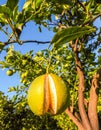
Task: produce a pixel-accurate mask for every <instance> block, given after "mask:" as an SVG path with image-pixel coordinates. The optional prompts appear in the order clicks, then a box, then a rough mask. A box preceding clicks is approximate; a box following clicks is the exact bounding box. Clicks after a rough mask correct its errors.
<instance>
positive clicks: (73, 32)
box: [51, 26, 95, 46]
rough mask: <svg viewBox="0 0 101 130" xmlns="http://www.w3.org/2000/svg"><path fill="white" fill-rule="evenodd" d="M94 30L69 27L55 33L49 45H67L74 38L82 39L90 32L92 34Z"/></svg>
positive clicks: (87, 27)
mask: <svg viewBox="0 0 101 130" xmlns="http://www.w3.org/2000/svg"><path fill="white" fill-rule="evenodd" d="M94 31H95V28H92V27H89V26H86V27H78V26H75V27H69V28H67V29H63V30H61V31H60V32H58V33H56V34H55V36H54V37H53V39H52V41H51V43H54V44H55V45H57V46H58V45H62V44H64V43H67V42H69V41H71V40H75V39H76V38H79V37H82V36H83V35H85V34H89V33H91V32H94Z"/></svg>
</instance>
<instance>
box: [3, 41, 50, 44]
mask: <svg viewBox="0 0 101 130" xmlns="http://www.w3.org/2000/svg"><path fill="white" fill-rule="evenodd" d="M29 42H30V43H37V44H48V43H50V41H37V40H25V41H23V40H19V44H21V45H22V44H24V43H29ZM12 43H18V41H16V40H13V41H9V42H8V41H7V42H4V44H5V45H9V44H12Z"/></svg>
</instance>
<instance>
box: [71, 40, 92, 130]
mask: <svg viewBox="0 0 101 130" xmlns="http://www.w3.org/2000/svg"><path fill="white" fill-rule="evenodd" d="M77 44H78V39H77V40H76V42H75V46H74V47H73V51H74V55H75V63H76V68H77V73H78V77H79V88H78V107H79V112H80V116H81V119H82V123H83V126H84V127H85V129H86V130H91V127H90V123H89V120H88V116H87V113H86V110H85V106H84V90H85V81H84V74H83V71H82V65H81V62H80V59H79V56H78V53H79V52H78V49H79V48H78V46H77Z"/></svg>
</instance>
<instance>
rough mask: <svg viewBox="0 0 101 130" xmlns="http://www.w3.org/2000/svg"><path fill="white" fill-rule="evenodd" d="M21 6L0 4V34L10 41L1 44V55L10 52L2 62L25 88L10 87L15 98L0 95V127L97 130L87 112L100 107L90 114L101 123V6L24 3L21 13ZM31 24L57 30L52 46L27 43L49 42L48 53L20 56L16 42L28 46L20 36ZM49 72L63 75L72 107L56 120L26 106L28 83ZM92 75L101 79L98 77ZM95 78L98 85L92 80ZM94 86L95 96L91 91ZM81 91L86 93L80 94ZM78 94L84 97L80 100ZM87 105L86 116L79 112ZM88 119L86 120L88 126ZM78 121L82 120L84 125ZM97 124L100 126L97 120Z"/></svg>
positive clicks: (74, 1) (15, 1)
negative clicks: (3, 52) (30, 22)
mask: <svg viewBox="0 0 101 130" xmlns="http://www.w3.org/2000/svg"><path fill="white" fill-rule="evenodd" d="M19 4H20V1H19V0H7V2H6V4H4V5H0V31H1V32H2V33H4V35H5V36H6V37H7V41H1V42H0V50H1V54H2V51H5V52H6V56H5V57H4V61H0V68H3V69H4V68H8V70H12V72H13V74H14V73H16V72H17V73H18V74H19V76H20V79H21V80H20V82H21V83H22V85H21V86H14V87H10V88H9V90H8V91H9V92H12V91H15V92H16V94H15V95H14V96H13V98H12V99H9V98H7V96H5V95H4V94H3V93H2V92H1V93H0V113H1V114H0V115H1V116H0V127H1V128H0V129H1V130H3V129H5V130H6V129H11V130H13V129H15V130H16V129H21V130H26V129H30V130H36V129H37V130H38V129H39V130H41V129H46V130H49V129H50V130H51V129H59V130H61V129H64V130H69V129H70V130H74V129H75V130H76V129H77V127H78V128H79V129H81V128H82V127H84V126H83V125H82V122H83V123H84V124H87V125H85V127H86V128H87V129H86V128H85V129H86V130H88V128H89V127H91V128H92V130H94V128H95V126H93V124H92V120H90V123H91V126H90V125H89V124H90V123H89V121H87V119H88V118H89V119H91V115H90V114H89V113H90V110H91V108H92V107H93V105H94V106H95V108H96V107H97V110H96V111H95V109H94V110H92V111H93V112H94V113H95V115H93V116H95V117H96V118H97V116H96V114H98V117H99V120H100V119H101V90H100V80H101V79H100V77H101V72H100V67H101V65H100V64H101V48H100V46H101V45H100V43H101V24H100V25H97V24H96V23H97V22H96V21H97V20H98V21H100V18H101V2H100V1H99V0H86V1H85V0H68V1H67V0H63V1H60V0H55V1H54V0H44V1H42V0H26V2H25V3H24V5H23V7H22V9H19ZM29 21H33V22H34V23H35V24H37V25H38V29H39V31H40V32H42V29H43V27H45V28H48V29H49V30H52V31H53V32H55V35H54V37H53V39H52V40H51V41H49V42H46V41H35V40H30V41H29V42H34V43H38V44H41V43H42V44H49V48H48V49H45V50H41V51H39V52H37V53H34V52H33V51H32V50H30V51H29V52H27V53H26V54H21V53H20V52H18V51H15V50H14V48H13V46H12V45H13V44H14V43H18V44H20V45H23V44H25V43H27V42H28V41H23V40H21V39H20V36H21V34H22V33H23V28H25V27H26V26H25V25H26V24H27V23H28V22H29ZM29 35H30V34H29ZM9 45H11V46H9ZM47 70H48V72H49V73H55V74H57V75H59V76H61V77H62V78H63V79H64V81H65V82H66V85H67V87H69V88H70V95H71V97H70V101H71V107H70V108H69V111H67V112H66V113H67V114H66V113H65V112H64V113H62V114H61V115H58V116H54V117H51V116H50V115H48V114H47V115H45V116H40V117H37V116H35V115H34V114H33V113H32V112H31V111H30V109H29V107H28V105H27V100H26V95H27V90H28V87H29V85H30V83H31V82H32V81H33V79H35V78H36V77H38V76H39V75H41V74H44V73H46V71H47ZM94 74H98V75H99V76H100V77H97V78H96V77H94ZM98 75H97V76H98ZM10 78H11V77H10ZM95 80H97V82H98V83H99V85H98V84H96V83H95V82H94V81H95ZM80 83H81V85H80ZM94 85H95V86H96V87H94ZM93 87H94V90H95V91H94V92H92V89H91V88H93ZM81 89H82V90H83V89H84V90H83V91H80V90H81ZM91 93H93V94H91ZM80 94H82V96H83V100H82V101H81V99H82V98H81V99H80V97H79V95H80ZM92 95H93V96H94V97H93V96H92ZM98 97H99V98H98ZM92 98H94V99H95V98H96V101H95V102H97V98H98V104H94V102H92V100H93V99H92ZM79 99H80V100H79ZM80 101H81V102H82V103H81V104H80ZM78 104H79V105H78ZM88 104H89V105H88ZM81 105H83V106H81ZM83 107H84V108H85V109H82V110H84V113H82V110H80V108H83ZM93 108H94V107H93ZM68 112H69V113H68ZM87 112H88V115H87V114H86V113H87ZM71 114H72V115H73V118H72V117H71ZM74 114H77V115H74ZM67 115H69V116H67ZM77 116H79V118H78V117H77ZM84 116H85V117H86V118H87V119H85V120H86V121H87V122H86V123H85V120H84ZM69 117H70V118H71V119H72V120H73V122H74V123H75V124H76V125H74V123H73V122H72V121H71V120H70V118H69ZM15 118H16V120H15ZM74 118H77V119H78V121H79V122H80V121H81V124H80V123H78V122H76V121H75V119H74ZM40 122H41V123H40ZM39 124H40V125H39ZM95 124H96V128H97V127H98V125H97V119H96V123H95ZM18 126H19V128H18ZM85 129H83V130H85ZM89 130H90V129H89ZM97 130H99V128H97Z"/></svg>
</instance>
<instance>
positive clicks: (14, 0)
mask: <svg viewBox="0 0 101 130" xmlns="http://www.w3.org/2000/svg"><path fill="white" fill-rule="evenodd" d="M18 2H19V0H7V3H6V6H7V7H9V8H10V9H11V10H12V11H13V10H14V8H15V7H16V6H17V4H18Z"/></svg>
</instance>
